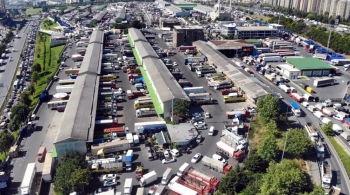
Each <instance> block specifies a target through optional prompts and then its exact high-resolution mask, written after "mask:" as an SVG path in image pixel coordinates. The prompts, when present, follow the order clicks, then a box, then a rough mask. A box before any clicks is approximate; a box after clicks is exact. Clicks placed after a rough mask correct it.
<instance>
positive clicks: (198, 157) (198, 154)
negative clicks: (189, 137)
mask: <svg viewBox="0 0 350 195" xmlns="http://www.w3.org/2000/svg"><path fill="white" fill-rule="evenodd" d="M201 157H202V154H201V153H197V154H195V155H194V156H193V158H192V159H191V163H197V162H198V161H199V160H200V158H201Z"/></svg>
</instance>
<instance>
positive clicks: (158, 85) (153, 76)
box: [143, 58, 190, 102]
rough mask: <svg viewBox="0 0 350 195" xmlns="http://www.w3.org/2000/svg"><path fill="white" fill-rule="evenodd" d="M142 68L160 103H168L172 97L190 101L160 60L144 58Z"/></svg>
mask: <svg viewBox="0 0 350 195" xmlns="http://www.w3.org/2000/svg"><path fill="white" fill-rule="evenodd" d="M143 67H144V68H145V70H146V72H147V74H148V77H149V79H150V81H151V82H152V85H153V86H154V89H155V91H156V92H157V94H158V97H159V98H160V101H161V102H166V101H169V100H171V99H173V97H174V98H176V99H183V100H187V101H190V99H189V97H188V96H187V95H186V93H185V92H184V90H183V89H182V88H181V86H180V85H179V83H178V82H177V81H176V79H175V78H174V76H173V75H172V74H171V73H170V71H169V69H168V68H167V67H166V66H165V65H164V63H163V62H162V60H160V59H154V58H146V59H144V60H143Z"/></svg>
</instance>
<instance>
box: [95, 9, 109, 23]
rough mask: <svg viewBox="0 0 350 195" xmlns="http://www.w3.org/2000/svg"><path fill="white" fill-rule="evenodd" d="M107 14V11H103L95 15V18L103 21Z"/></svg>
mask: <svg viewBox="0 0 350 195" xmlns="http://www.w3.org/2000/svg"><path fill="white" fill-rule="evenodd" d="M106 14H107V11H106V10H105V11H102V12H100V13H98V14H97V15H96V16H95V17H94V20H97V21H101V20H102V18H103V17H104V16H105V15H106Z"/></svg>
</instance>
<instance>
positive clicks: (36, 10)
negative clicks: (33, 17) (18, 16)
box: [26, 8, 43, 15]
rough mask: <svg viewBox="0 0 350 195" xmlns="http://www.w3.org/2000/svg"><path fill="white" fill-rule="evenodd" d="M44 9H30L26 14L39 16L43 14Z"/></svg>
mask: <svg viewBox="0 0 350 195" xmlns="http://www.w3.org/2000/svg"><path fill="white" fill-rule="evenodd" d="M42 11H43V10H42V8H30V9H27V11H26V14H27V15H28V14H37V13H39V12H42Z"/></svg>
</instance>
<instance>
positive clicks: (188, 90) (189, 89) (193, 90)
mask: <svg viewBox="0 0 350 195" xmlns="http://www.w3.org/2000/svg"><path fill="white" fill-rule="evenodd" d="M183 89H184V91H185V93H186V94H190V93H205V90H204V87H185V88H183Z"/></svg>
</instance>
